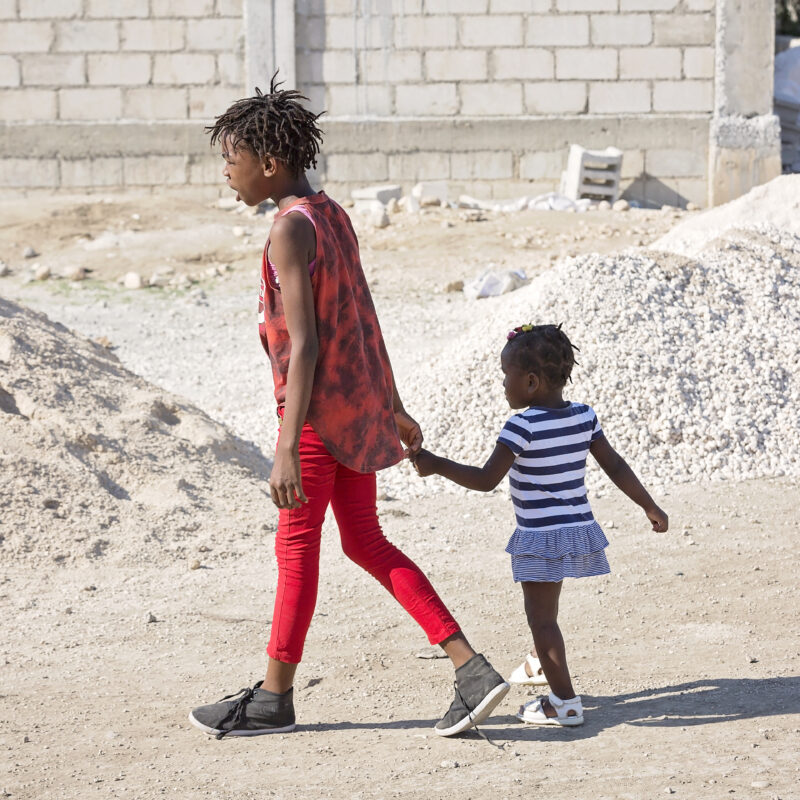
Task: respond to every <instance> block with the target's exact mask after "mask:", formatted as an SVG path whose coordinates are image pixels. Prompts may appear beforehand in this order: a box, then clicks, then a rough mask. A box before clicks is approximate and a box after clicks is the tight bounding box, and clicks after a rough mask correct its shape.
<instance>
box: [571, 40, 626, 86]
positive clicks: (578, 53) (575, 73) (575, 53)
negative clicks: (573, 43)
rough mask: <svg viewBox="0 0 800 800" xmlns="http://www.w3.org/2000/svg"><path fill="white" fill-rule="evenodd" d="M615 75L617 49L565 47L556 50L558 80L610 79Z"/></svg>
mask: <svg viewBox="0 0 800 800" xmlns="http://www.w3.org/2000/svg"><path fill="white" fill-rule="evenodd" d="M616 77H617V51H616V50H613V49H611V48H608V47H603V48H591V47H565V48H562V49H561V50H557V51H556V78H557V79H558V80H562V81H563V80H573V79H581V78H584V79H587V80H595V81H597V80H611V79H613V78H616Z"/></svg>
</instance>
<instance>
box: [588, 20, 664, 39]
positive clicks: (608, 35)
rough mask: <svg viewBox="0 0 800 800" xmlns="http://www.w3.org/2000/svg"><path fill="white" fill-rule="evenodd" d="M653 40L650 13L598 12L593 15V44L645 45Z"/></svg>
mask: <svg viewBox="0 0 800 800" xmlns="http://www.w3.org/2000/svg"><path fill="white" fill-rule="evenodd" d="M652 40H653V23H652V17H651V15H650V14H598V15H595V16H593V17H592V44H593V45H600V46H602V45H626V44H628V45H629V44H641V45H643V44H650V42H651V41H652Z"/></svg>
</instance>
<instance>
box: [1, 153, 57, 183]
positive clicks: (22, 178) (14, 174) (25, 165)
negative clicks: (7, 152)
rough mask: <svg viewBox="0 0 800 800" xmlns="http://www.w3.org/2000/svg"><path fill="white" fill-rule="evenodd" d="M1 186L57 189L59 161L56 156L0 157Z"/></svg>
mask: <svg viewBox="0 0 800 800" xmlns="http://www.w3.org/2000/svg"><path fill="white" fill-rule="evenodd" d="M0 186H8V187H15V188H20V189H43V188H47V189H55V188H56V187H57V186H58V161H57V160H56V159H55V158H49V159H44V160H42V159H38V158H0Z"/></svg>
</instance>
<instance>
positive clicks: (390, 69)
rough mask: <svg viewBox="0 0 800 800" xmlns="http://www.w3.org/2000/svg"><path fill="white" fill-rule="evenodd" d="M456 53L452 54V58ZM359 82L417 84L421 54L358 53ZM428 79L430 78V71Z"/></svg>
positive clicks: (411, 51) (374, 51)
mask: <svg viewBox="0 0 800 800" xmlns="http://www.w3.org/2000/svg"><path fill="white" fill-rule="evenodd" d="M457 54H458V53H457V52H454V53H452V55H453V56H455V55H457ZM359 63H360V69H359V73H360V75H361V80H362V81H364V82H366V83H418V82H420V81H421V80H422V54H421V53H418V52H415V51H413V50H365V51H363V52H361V53H359ZM428 77H429V78H430V77H431V74H430V70H429V71H428Z"/></svg>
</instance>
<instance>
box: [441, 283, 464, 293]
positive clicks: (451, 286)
mask: <svg viewBox="0 0 800 800" xmlns="http://www.w3.org/2000/svg"><path fill="white" fill-rule="evenodd" d="M444 290H445V291H446V292H463V291H464V281H450V283H448V284H447V286H445V287H444Z"/></svg>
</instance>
